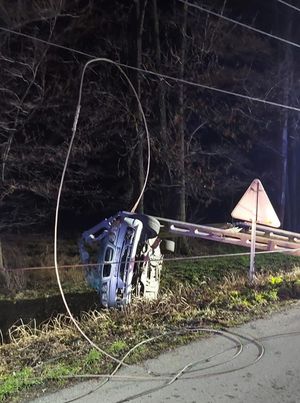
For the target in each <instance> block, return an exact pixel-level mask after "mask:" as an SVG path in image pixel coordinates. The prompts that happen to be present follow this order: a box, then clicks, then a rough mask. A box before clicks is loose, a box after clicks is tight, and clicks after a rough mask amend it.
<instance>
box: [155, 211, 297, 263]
mask: <svg viewBox="0 0 300 403" xmlns="http://www.w3.org/2000/svg"><path fill="white" fill-rule="evenodd" d="M155 218H156V219H157V220H158V221H159V222H160V224H161V235H162V236H164V235H168V236H170V235H174V236H176V237H177V236H180V237H193V238H201V239H208V240H211V241H216V242H223V243H229V244H233V245H240V246H245V247H249V248H250V246H251V223H248V222H237V223H236V224H234V225H233V224H226V223H225V224H214V225H200V224H192V223H187V222H183V221H177V220H171V219H167V218H162V217H155ZM255 247H256V248H257V249H260V250H265V251H268V250H269V251H274V250H278V251H280V250H282V251H283V253H287V254H292V255H295V256H300V234H298V233H296V232H290V231H286V230H281V229H277V228H272V227H267V226H263V225H257V226H256V242H255Z"/></svg>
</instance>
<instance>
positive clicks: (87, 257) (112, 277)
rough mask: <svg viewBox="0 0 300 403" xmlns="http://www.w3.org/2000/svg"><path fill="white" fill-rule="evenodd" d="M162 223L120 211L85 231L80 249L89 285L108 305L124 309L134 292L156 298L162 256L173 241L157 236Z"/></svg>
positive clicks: (104, 305)
mask: <svg viewBox="0 0 300 403" xmlns="http://www.w3.org/2000/svg"><path fill="white" fill-rule="evenodd" d="M159 232H160V222H159V221H158V220H157V219H156V218H154V217H151V216H148V215H144V214H134V213H128V212H125V211H121V212H119V213H118V214H116V215H114V216H112V217H110V218H108V219H105V220H103V221H101V222H100V223H99V224H97V225H95V226H94V227H92V228H91V229H89V230H88V231H85V232H84V233H83V234H82V237H81V240H80V244H79V250H80V256H81V260H82V262H83V264H84V266H85V267H84V270H85V276H86V280H87V282H88V284H89V285H90V286H91V287H92V288H94V289H95V290H96V291H97V292H98V294H99V297H100V304H101V305H102V306H103V307H106V308H122V307H124V306H125V305H126V304H129V303H130V302H131V298H132V295H133V294H134V295H136V296H139V297H145V298H147V299H155V298H157V295H158V290H159V282H160V274H161V270H162V262H163V255H162V251H161V247H162V246H164V247H165V249H166V250H168V251H174V242H172V241H161V239H160V238H159V237H158V235H159Z"/></svg>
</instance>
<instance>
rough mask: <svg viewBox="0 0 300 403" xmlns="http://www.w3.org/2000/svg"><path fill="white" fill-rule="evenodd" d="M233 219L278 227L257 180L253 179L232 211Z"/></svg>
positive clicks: (274, 214)
mask: <svg viewBox="0 0 300 403" xmlns="http://www.w3.org/2000/svg"><path fill="white" fill-rule="evenodd" d="M231 216H232V217H233V218H236V219H239V220H245V221H251V222H252V221H255V222H256V223H257V224H263V225H269V226H270V227H280V221H279V218H278V217H277V214H276V213H275V210H274V208H273V206H272V204H271V202H270V199H269V198H268V196H267V193H266V191H265V189H264V187H263V185H262V183H261V181H260V180H259V179H254V181H253V182H252V183H251V185H250V186H249V187H248V189H247V190H246V192H245V194H244V196H243V197H242V198H241V200H240V201H239V202H238V204H237V205H236V207H235V208H234V209H233V211H232V213H231Z"/></svg>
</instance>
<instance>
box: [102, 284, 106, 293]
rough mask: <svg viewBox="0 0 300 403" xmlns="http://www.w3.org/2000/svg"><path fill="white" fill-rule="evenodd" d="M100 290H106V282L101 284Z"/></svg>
mask: <svg viewBox="0 0 300 403" xmlns="http://www.w3.org/2000/svg"><path fill="white" fill-rule="evenodd" d="M101 291H102V292H107V284H106V283H105V284H102V287H101Z"/></svg>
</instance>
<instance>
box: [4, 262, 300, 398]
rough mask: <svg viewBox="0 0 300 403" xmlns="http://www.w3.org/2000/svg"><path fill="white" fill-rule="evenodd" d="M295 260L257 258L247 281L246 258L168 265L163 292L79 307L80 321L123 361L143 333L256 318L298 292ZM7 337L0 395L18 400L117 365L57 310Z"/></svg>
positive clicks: (155, 346)
mask: <svg viewBox="0 0 300 403" xmlns="http://www.w3.org/2000/svg"><path fill="white" fill-rule="evenodd" d="M297 263H299V259H297V258H292V257H289V256H288V257H284V256H281V255H280V256H274V255H273V256H269V257H266V256H258V259H257V267H258V272H259V274H258V278H257V281H256V283H255V285H253V286H249V285H248V282H247V276H246V274H245V267H247V265H248V258H244V257H239V258H235V259H232V258H231V259H227V260H226V259H215V260H214V261H213V260H207V261H205V260H202V261H198V262H192V263H187V262H185V263H184V262H180V263H176V264H174V263H172V265H171V264H168V265H166V268H165V271H164V275H163V278H162V292H161V296H160V298H159V299H158V300H156V301H148V302H145V301H143V300H139V299H135V300H134V301H133V303H132V304H131V305H130V306H129V307H127V308H126V309H124V310H123V311H121V312H120V311H116V310H111V311H105V310H99V311H98V310H93V311H89V312H86V313H83V314H82V315H81V318H80V325H81V327H82V329H83V330H84V331H85V333H86V334H87V335H88V336H89V337H90V338H91V339H92V340H93V341H94V343H96V344H97V345H99V346H101V348H102V349H103V350H105V351H107V352H109V353H110V354H112V355H114V356H115V357H117V358H119V359H121V358H122V357H123V356H124V355H125V354H126V352H127V351H129V350H130V349H131V348H133V347H134V346H135V345H136V344H137V343H140V342H141V341H143V340H145V339H146V338H150V337H155V336H159V335H161V334H162V333H164V332H167V331H170V330H174V329H185V328H188V327H195V326H205V327H208V326H210V327H215V328H218V327H229V326H233V325H236V324H240V323H243V322H245V321H247V320H249V319H252V318H255V317H259V316H261V315H263V314H265V313H267V312H271V311H272V310H274V309H278V308H279V307H280V306H282V304H286V303H289V302H290V301H293V300H295V299H297V298H299V296H300V271H299V269H297V268H296V264H297ZM11 333H12V334H13V336H14V337H13V342H12V343H10V344H6V345H2V346H1V347H0V401H22V400H26V399H29V397H31V396H34V395H36V394H39V393H44V392H49V391H51V390H52V389H53V388H56V389H57V387H62V386H64V385H67V384H69V383H70V382H72V381H73V380H72V378H71V379H69V378H68V377H72V376H80V375H84V374H107V373H110V372H111V371H112V370H113V368H114V367H115V365H116V364H115V363H114V362H112V361H111V360H110V359H109V358H107V357H106V356H105V355H103V354H101V353H100V352H99V351H98V350H96V349H94V348H91V346H90V345H88V343H87V342H86V341H85V340H83V339H82V338H81V337H80V335H79V334H78V332H77V330H76V329H75V327H74V325H73V323H72V322H71V320H70V319H69V318H68V317H66V316H64V315H60V316H58V317H56V318H54V319H52V320H51V321H49V322H47V323H44V324H43V325H41V326H40V327H38V328H34V331H33V329H31V328H30V326H28V325H22V326H17V327H14V328H12V329H11ZM195 337H199V336H195V335H191V334H186V335H181V336H179V335H178V336H176V335H174V334H173V335H172V336H168V337H164V338H159V339H158V340H157V341H156V342H155V343H150V344H145V345H142V346H140V347H139V348H138V349H136V350H135V351H134V352H133V353H132V354H131V355H130V356H129V357H128V359H127V360H126V362H127V363H128V364H132V363H135V362H139V361H141V360H143V359H145V358H149V357H154V356H156V355H158V354H159V353H160V352H161V351H163V350H165V349H169V348H172V347H175V346H178V345H180V344H183V343H187V342H188V341H190V340H192V339H193V338H195Z"/></svg>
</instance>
